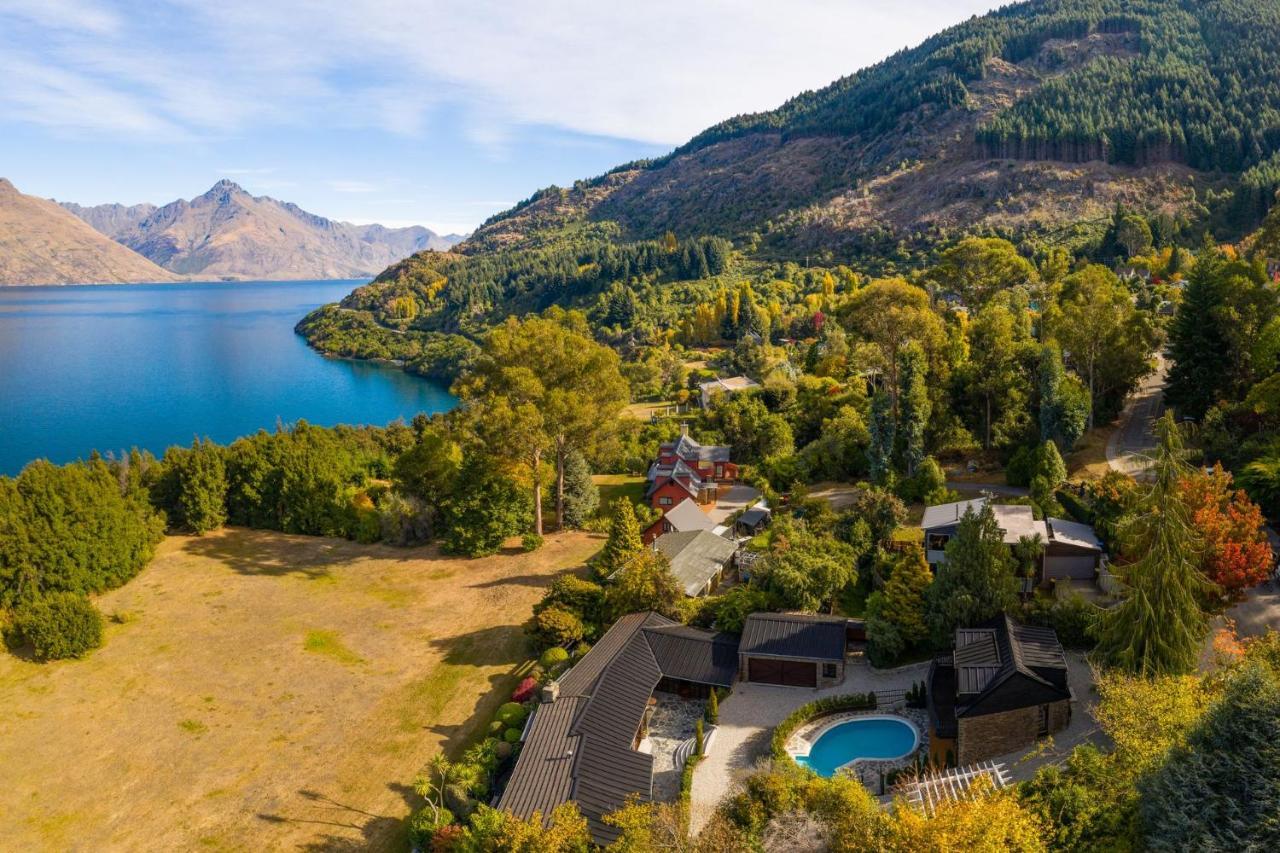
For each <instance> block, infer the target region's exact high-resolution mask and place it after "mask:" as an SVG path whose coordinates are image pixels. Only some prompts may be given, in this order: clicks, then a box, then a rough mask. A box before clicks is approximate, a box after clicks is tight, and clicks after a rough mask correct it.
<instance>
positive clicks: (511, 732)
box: [502, 729, 520, 743]
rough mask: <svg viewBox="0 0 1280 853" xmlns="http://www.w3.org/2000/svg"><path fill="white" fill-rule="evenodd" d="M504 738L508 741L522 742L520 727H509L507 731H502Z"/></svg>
mask: <svg viewBox="0 0 1280 853" xmlns="http://www.w3.org/2000/svg"><path fill="white" fill-rule="evenodd" d="M502 739H503V740H505V741H506V742H507V743H519V742H520V730H519V729H507V730H506V731H505V732H503V733H502Z"/></svg>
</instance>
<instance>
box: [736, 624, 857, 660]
mask: <svg viewBox="0 0 1280 853" xmlns="http://www.w3.org/2000/svg"><path fill="white" fill-rule="evenodd" d="M848 621H849V620H847V619H844V618H842V617H837V616H816V615H810V614H790V613H752V614H751V615H750V616H748V617H747V620H746V622H745V623H744V624H743V626H742V642H741V643H740V644H739V646H738V652H739V653H740V654H743V655H750V656H752V657H780V658H805V659H807V660H834V661H842V660H844V652H845V643H846V640H845V627H846V625H847V624H848Z"/></svg>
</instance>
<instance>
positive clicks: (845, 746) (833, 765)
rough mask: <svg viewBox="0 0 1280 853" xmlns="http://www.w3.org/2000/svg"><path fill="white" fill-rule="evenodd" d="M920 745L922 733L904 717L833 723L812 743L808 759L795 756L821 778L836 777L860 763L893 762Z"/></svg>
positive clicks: (874, 717) (798, 761)
mask: <svg viewBox="0 0 1280 853" xmlns="http://www.w3.org/2000/svg"><path fill="white" fill-rule="evenodd" d="M919 745H920V730H919V729H917V728H916V726H915V723H912V722H911V721H910V720H905V719H903V718H902V717H891V716H866V717H855V718H853V719H851V720H843V721H839V722H835V723H832V724H831V725H830V726H829V727H827V728H826V729H825V730H823V731H822V732H821V734H819V735H818V737H817V740H815V741H813V746H812V748H810V750H809V754H808V755H796V756H793V757H794V758H795V760H796V763H797V764H799V765H800V766H801V767H808V768H810V769H812V770H813V771H814V772H815V773H817V774H818V775H819V776H833V775H835V772H836V771H837V770H839V769H840V768H841V767H844V766H845V765H846V764H850V763H852V762H854V761H857V760H858V759H872V760H875V761H892V760H894V759H899V758H905V757H907V756H908V755H910V754H911V753H913V752H915V751H916V747H918V746H919Z"/></svg>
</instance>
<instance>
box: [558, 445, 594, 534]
mask: <svg viewBox="0 0 1280 853" xmlns="http://www.w3.org/2000/svg"><path fill="white" fill-rule="evenodd" d="M599 505H600V489H599V487H597V486H596V484H595V481H593V480H592V479H591V468H590V467H589V466H588V465H587V459H586V457H585V456H583V455H582V453H581V452H580V451H577V450H573V451H571V452H570V453H569V455H568V456H567V457H565V463H564V523H565V526H566V527H574V528H580V527H584V526H585V525H586V523H587V522H588V521H590V520H591V517H592V516H594V515H595V514H596V508H597V507H598V506H599Z"/></svg>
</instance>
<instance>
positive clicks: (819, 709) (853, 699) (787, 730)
mask: <svg viewBox="0 0 1280 853" xmlns="http://www.w3.org/2000/svg"><path fill="white" fill-rule="evenodd" d="M875 708H876V694H874V693H850V694H848V695H845V696H827V697H826V698H823V699H816V700H814V701H813V702H810V703H808V704H806V705H801V706H800V707H799V708H796V709H795V710H794V711H792V712H791V713H790V714H788V715H787V716H786V718H785V719H783V721H782V722H781V723H779V724H778V727H777V728H776V729H774V730H773V738H772V740H771V741H770V742H769V750H770V752H771V753H772V754H773V758H774V760H775V761H782V762H790V763H791V764H794V763H795V762H794V760H792V758H791V755H790V754H789V753H788V752H787V739H788V738H790V737H791V735H792V733H793V732H795V730H796V729H798V728H800V726H802V725H804V724H805V723H807V722H809V721H810V720H812V719H813V718H815V717H822V716H826V715H827V714H834V713H836V712H837V711H868V710H869V711H874V710H875Z"/></svg>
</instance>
